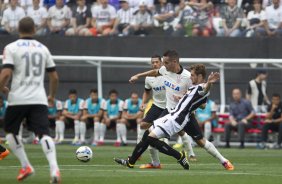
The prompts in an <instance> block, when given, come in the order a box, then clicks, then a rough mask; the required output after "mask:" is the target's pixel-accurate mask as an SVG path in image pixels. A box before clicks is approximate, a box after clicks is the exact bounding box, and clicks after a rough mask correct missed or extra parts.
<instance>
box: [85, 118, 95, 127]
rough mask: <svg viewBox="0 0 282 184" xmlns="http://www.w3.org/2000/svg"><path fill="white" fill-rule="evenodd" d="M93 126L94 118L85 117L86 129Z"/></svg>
mask: <svg viewBox="0 0 282 184" xmlns="http://www.w3.org/2000/svg"><path fill="white" fill-rule="evenodd" d="M93 127H94V119H93V118H87V120H86V129H89V128H93Z"/></svg>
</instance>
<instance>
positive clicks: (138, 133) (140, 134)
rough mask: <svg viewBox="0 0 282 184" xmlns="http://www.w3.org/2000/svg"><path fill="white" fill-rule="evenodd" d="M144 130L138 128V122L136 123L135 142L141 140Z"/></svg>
mask: <svg viewBox="0 0 282 184" xmlns="http://www.w3.org/2000/svg"><path fill="white" fill-rule="evenodd" d="M144 132H145V130H144V129H141V128H140V124H138V125H137V144H138V143H139V142H140V141H141V139H142V137H143V134H144Z"/></svg>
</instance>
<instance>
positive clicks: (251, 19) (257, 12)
mask: <svg viewBox="0 0 282 184" xmlns="http://www.w3.org/2000/svg"><path fill="white" fill-rule="evenodd" d="M253 7H254V9H253V10H252V11H249V13H248V16H247V29H246V31H244V35H245V36H246V37H252V36H254V35H255V33H256V30H257V28H262V27H263V26H264V22H265V20H266V17H265V11H264V10H263V9H262V7H261V1H260V0H254V4H253Z"/></svg>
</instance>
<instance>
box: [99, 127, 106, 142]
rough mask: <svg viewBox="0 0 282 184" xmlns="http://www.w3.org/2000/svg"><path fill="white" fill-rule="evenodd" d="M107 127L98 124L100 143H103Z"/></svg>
mask: <svg viewBox="0 0 282 184" xmlns="http://www.w3.org/2000/svg"><path fill="white" fill-rule="evenodd" d="M106 129H107V126H106V125H105V124H104V123H100V141H102V142H104V139H105V134H106Z"/></svg>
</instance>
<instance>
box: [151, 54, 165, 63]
mask: <svg viewBox="0 0 282 184" xmlns="http://www.w3.org/2000/svg"><path fill="white" fill-rule="evenodd" d="M151 58H158V59H159V60H160V61H162V57H161V56H160V55H158V54H154V55H152V57H151Z"/></svg>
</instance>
